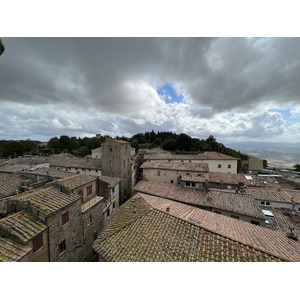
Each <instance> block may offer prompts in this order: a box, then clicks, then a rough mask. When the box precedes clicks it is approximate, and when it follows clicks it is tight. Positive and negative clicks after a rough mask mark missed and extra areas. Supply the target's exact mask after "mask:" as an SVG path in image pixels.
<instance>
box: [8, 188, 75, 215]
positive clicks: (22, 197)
mask: <svg viewBox="0 0 300 300" xmlns="http://www.w3.org/2000/svg"><path fill="white" fill-rule="evenodd" d="M78 199H80V196H79V195H74V194H71V193H70V194H66V193H63V192H61V190H60V189H59V188H56V187H54V186H50V187H48V188H43V189H37V190H33V191H31V192H25V193H20V194H18V195H16V196H13V197H11V200H17V201H19V202H21V203H24V204H26V205H31V206H32V207H34V208H36V209H37V210H40V211H43V212H44V213H45V214H46V215H50V214H52V213H54V212H55V211H57V210H59V209H61V208H63V207H65V206H67V205H69V204H71V203H73V202H75V201H77V200H78Z"/></svg>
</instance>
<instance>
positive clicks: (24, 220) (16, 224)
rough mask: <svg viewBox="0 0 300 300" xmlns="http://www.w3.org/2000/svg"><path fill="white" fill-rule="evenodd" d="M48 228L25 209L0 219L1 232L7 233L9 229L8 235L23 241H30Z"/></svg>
mask: <svg viewBox="0 0 300 300" xmlns="http://www.w3.org/2000/svg"><path fill="white" fill-rule="evenodd" d="M46 228H47V226H46V225H45V224H44V223H42V221H40V220H39V219H37V218H35V217H34V216H32V215H30V214H28V213H27V212H25V211H21V212H18V213H16V214H14V215H11V216H9V217H6V218H4V219H1V220H0V232H1V233H4V234H5V235H7V234H8V231H9V234H8V235H9V236H11V237H13V239H17V241H18V242H21V243H26V242H28V241H29V240H31V239H32V238H34V237H35V236H36V235H38V234H39V233H40V232H42V231H44V230H45V229H46Z"/></svg>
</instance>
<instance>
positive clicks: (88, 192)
mask: <svg viewBox="0 0 300 300" xmlns="http://www.w3.org/2000/svg"><path fill="white" fill-rule="evenodd" d="M92 192H93V187H92V186H91V185H90V186H88V187H87V188H86V195H87V196H89V195H91V194H92Z"/></svg>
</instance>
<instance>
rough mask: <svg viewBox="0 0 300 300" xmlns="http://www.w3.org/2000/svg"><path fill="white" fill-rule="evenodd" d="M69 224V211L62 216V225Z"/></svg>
mask: <svg viewBox="0 0 300 300" xmlns="http://www.w3.org/2000/svg"><path fill="white" fill-rule="evenodd" d="M68 222H69V212H68V211H67V212H66V213H64V214H63V215H62V216H61V225H64V224H66V223H68Z"/></svg>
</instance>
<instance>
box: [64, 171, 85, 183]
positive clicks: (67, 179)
mask: <svg viewBox="0 0 300 300" xmlns="http://www.w3.org/2000/svg"><path fill="white" fill-rule="evenodd" d="M81 175H86V174H85V173H79V174H76V175H73V176H70V177H67V178H62V179H59V180H58V181H60V182H62V181H65V180H68V179H71V178H75V177H78V176H81Z"/></svg>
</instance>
